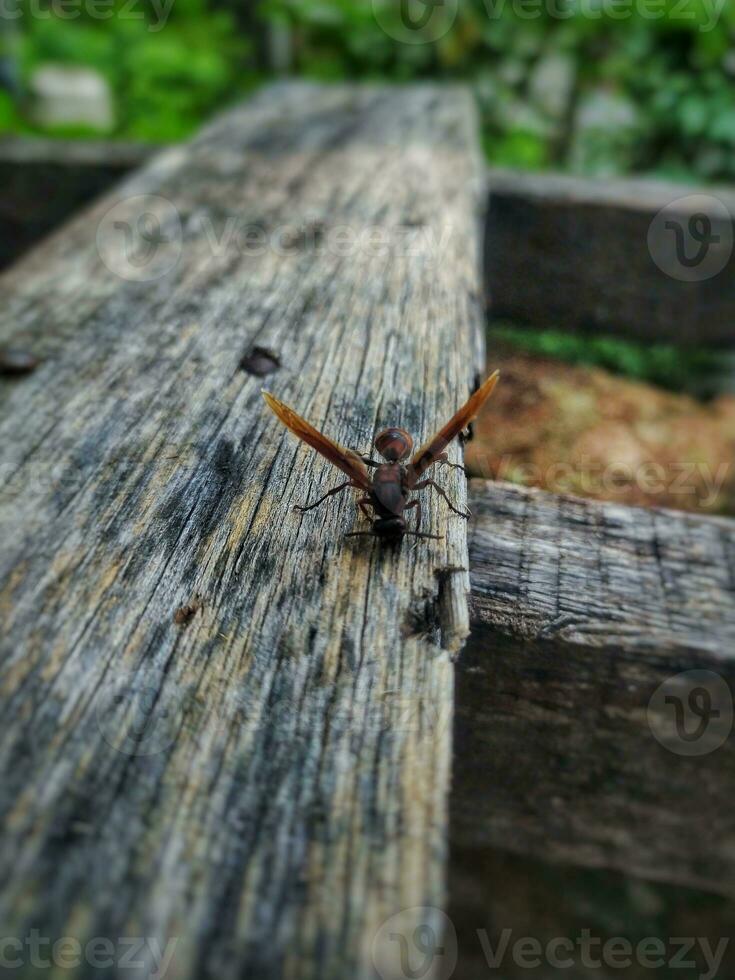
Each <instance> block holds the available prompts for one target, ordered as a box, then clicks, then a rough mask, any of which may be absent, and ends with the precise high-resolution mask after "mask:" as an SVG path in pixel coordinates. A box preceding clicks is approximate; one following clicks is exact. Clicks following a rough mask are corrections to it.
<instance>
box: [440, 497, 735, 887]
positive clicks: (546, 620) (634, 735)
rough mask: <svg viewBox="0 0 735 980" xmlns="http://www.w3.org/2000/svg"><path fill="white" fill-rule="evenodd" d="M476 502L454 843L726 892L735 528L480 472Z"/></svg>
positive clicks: (466, 856) (481, 851) (734, 787)
mask: <svg viewBox="0 0 735 980" xmlns="http://www.w3.org/2000/svg"><path fill="white" fill-rule="evenodd" d="M470 505H471V507H472V510H473V513H474V515H475V519H474V522H473V527H472V533H471V542H470V558H471V575H472V606H473V632H472V638H471V641H470V643H469V644H468V647H467V649H466V650H465V652H464V653H463V656H462V658H461V660H460V661H459V664H458V672H457V678H456V720H455V746H454V760H455V761H454V768H453V793H452V805H451V826H452V833H451V839H452V848H453V854H454V855H455V856H456V857H457V858H458V859H459V858H460V857H461V863H462V865H463V867H464V868H465V870H467V869H468V868H469V869H471V868H475V869H477V870H476V874H477V876H478V879H479V878H480V877H481V876H482V874H483V872H482V871H481V868H482V866H483V860H485V859H484V858H483V855H488V854H495V855H497V853H498V852H510V853H512V854H516V855H518V856H519V857H523V859H524V860H526V859H530V860H531V862H533V861H534V860H536V861H541V862H547V863H551V864H557V865H562V866H568V867H572V868H604V869H613V870H615V871H618V872H622V873H625V874H627V875H633V876H635V877H638V878H644V879H648V880H650V881H658V882H662V883H665V884H668V885H672V886H683V887H688V888H694V889H699V890H701V891H702V892H706V893H709V894H712V895H723V896H729V897H731V898H732V897H733V896H735V851H734V850H733V840H734V837H733V833H734V828H733V820H732V813H731V809H732V807H731V801H732V797H733V793H734V792H735V739H734V738H733V735H732V691H733V689H735V521H731V520H724V519H723V520H720V519H716V518H702V517H696V516H691V515H686V514H683V513H677V512H674V511H665V510H642V509H637V508H627V507H623V506H619V505H615V504H601V503H595V502H592V501H584V500H581V499H578V498H572V497H563V496H554V495H552V494H548V493H544V492H541V491H534V490H527V489H521V488H518V487H513V486H511V485H508V484H506V485H502V484H488V483H483V482H482V481H472V483H471V493H470ZM693 670H694V671H697V672H698V673H697V674H695V675H691V674H689V673H688V672H689V671H693ZM682 675H683V676H682ZM662 684H663V685H665V686H664V687H663V688H662V687H661V685H662ZM701 689H704V690H706V691H709V692H710V694H711V696H712V701H711V704H710V706H709V707H710V708H711V709H712V710H713V711H720V712H721V715H720V717H719V718H718V717H717V716H715V715H714V714H713V713H711V712H710V711H709V710H707V712H706V713H705V708H706V707H707V705H706V703H705V702H704V701H702V700H701V697H703V696H704V695H701ZM695 690H700V694H699V695H697V696H696V697H695V699H694V701H693V702H690V701H689V695H690V693H691V692H693V691H695ZM667 695H668V696H669V697H670V698H675V699H678V700H679V701H680V703H681V704H682V705H683V706H684V712H685V713H684V731H685V732H686V735H688V736H691V737H692V739H691V741H687V739H686V737H684V738H682V737H681V736H680V734H679V731H680V730H679V729H677V727H676V717H675V711H676V709H675V707H674V706H673V702H670V703H667V702H666V701H665V698H666V696H667ZM697 711H700V712H701V713H700V714H699V715H698V714H697ZM703 717H704V720H705V721H706V722H707V724H706V727H705V728H704V729H703V730H702V731H701V733H700V738H699V739H698V738H694V736H695V735H696V734H697V732H698V731H699V724H700V720H701V719H702V718H703ZM695 753H697V754H695ZM497 860H498V858H497V856H496V857H494V858H493V859H492V860H487V861H486V862H485V863H486V864H489V865H492V864H493V863H494V862H497ZM548 873H549V874H552V875H553V874H557V875H558V873H556V872H548ZM541 875H542V876H543V872H541ZM521 878H524V879H526V880H527V879H528V872H527V871H525V872H524V873H523V874H522V875H521ZM463 880H464V882H465V885H464V886H463V888H462V890H464V891H467V888H466V882H467V878H466V876H465V877H464V878H463ZM519 880H520V879H519ZM570 880H573V876H570ZM515 884H516V885H518V887H521V888H522V886H521V885H520V884H519V882H518V881H516V883H515ZM508 887H511V885H510V884H509V885H508ZM512 887H515V885H514V886H512ZM534 887H536V886H534ZM541 890H542V891H543V888H542V889H541ZM592 894H593V893H590V895H589V896H588V898H589V899H590V901H591V902H592V903H593V904H594V902H595V899H594V898H593V897H592ZM600 894H603V893H602V892H601V893H600Z"/></svg>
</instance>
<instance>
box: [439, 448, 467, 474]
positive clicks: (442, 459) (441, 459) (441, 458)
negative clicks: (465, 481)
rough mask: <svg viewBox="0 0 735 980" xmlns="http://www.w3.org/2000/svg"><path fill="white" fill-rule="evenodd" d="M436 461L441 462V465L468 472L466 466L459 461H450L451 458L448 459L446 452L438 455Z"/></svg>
mask: <svg viewBox="0 0 735 980" xmlns="http://www.w3.org/2000/svg"><path fill="white" fill-rule="evenodd" d="M436 461H437V463H438V464H439V466H449V467H451V468H452V469H453V470H462V472H463V473H466V472H467V470H466V469H465V468H464V466H460V465H459V463H450V462H449V460H448V459H447V454H446V453H442V454H441V456H437V457H436Z"/></svg>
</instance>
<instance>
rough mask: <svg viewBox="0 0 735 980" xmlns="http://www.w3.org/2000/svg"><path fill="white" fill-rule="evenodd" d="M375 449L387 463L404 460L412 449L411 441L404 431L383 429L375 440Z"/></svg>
mask: <svg viewBox="0 0 735 980" xmlns="http://www.w3.org/2000/svg"><path fill="white" fill-rule="evenodd" d="M375 448H376V449H377V450H378V452H379V453H380V455H381V456H382V457H383V459H387V460H388V462H389V463H394V462H396V460H399V459H405V458H406V456H408V454H409V453H410V452H411V450H412V449H413V439H412V438H411V436H410V435H409V434H408V432H406V430H405V429H383V431H382V432H380V433H379V434H378V436H377V437H376V439H375Z"/></svg>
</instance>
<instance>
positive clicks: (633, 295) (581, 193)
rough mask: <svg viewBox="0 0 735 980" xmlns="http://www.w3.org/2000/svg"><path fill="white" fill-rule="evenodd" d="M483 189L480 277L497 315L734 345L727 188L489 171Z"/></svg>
mask: <svg viewBox="0 0 735 980" xmlns="http://www.w3.org/2000/svg"><path fill="white" fill-rule="evenodd" d="M488 184H489V206H488V221H487V226H486V228H487V238H486V243H485V276H486V283H487V290H488V293H489V296H490V303H491V309H492V311H493V314H494V315H495V316H498V317H511V318H513V319H517V320H519V321H522V322H526V323H529V324H531V325H534V326H544V327H548V326H555V327H560V328H565V329H579V330H597V331H604V332H608V333H611V334H619V335H621V336H628V337H632V338H633V339H635V340H650V341H659V342H663V343H671V344H699V345H719V346H723V347H732V346H733V343H734V342H735V336H734V335H733V329H732V324H733V320H734V319H735V275H734V273H735V249H733V216H734V215H735V195H733V194H732V192H731V191H729V190H726V189H723V188H713V189H702V188H692V187H686V186H682V185H678V184H665V183H660V182H656V181H650V180H640V179H639V180H615V181H609V180H604V181H602V180H591V179H582V178H576V177H565V176H561V175H537V174H517V173H508V172H504V171H496V170H493V171H491V172H490V174H489V176H488ZM673 202H678V203H673ZM669 206H670V210H667V212H666V214H665V215H663V216H662V217H661V218H660V219H659V220H658V221H657V224H656V226H655V231H654V232H651V225H652V222H653V221H654V219H655V218H656V215H657V214H658V213H659V212H660V211H661V209H663V208H664V207H669ZM703 218H704V220H705V221H709V222H710V224H709V226H706V225H704V224H702V220H703ZM667 221H668V222H674V223H675V224H676V225H678V226H679V228H680V229H681V231H680V232H677V231H676V228H675V227H673V226H672V227H669V228H668V229H667V228H666V227H665V225H666V222H667ZM649 233H650V234H651V236H652V237H651V238H650V239H649ZM677 237H680V238H681V243H682V246H681V247H682V248H683V256H684V260H683V261H682V259H681V257H680V253H678V252H677ZM700 249H701V250H702V251H700ZM699 256H701V261H700V262H698V261H697V259H698V257H699ZM690 263H693V264H690ZM682 276H683V277H684V278H683V279H682V278H681V277H682Z"/></svg>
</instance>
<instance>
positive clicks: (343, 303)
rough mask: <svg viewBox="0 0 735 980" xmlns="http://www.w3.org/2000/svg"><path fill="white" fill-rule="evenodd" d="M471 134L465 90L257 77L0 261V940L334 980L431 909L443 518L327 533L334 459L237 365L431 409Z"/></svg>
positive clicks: (441, 795) (199, 974)
mask: <svg viewBox="0 0 735 980" xmlns="http://www.w3.org/2000/svg"><path fill="white" fill-rule="evenodd" d="M474 130H475V121H474V115H473V109H472V105H471V100H470V98H469V96H468V95H467V93H466V92H465V91H464V90H461V89H453V88H440V87H430V86H426V87H422V86H419V87H412V88H406V89H391V88H350V87H335V88H319V87H313V86H309V85H297V84H293V85H283V86H277V87H275V88H272V89H269V90H266V91H265V92H264V93H262V94H261V95H259V96H258V97H257V98H256V99H255V100H254V101H253V102H252V103H250V104H248V105H245V106H243V107H239V108H235V109H234V110H232V111H231V112H229V113H228V114H227V115H225V116H224V117H222V118H220V119H219V120H217V121H216V122H214V123H213V124H212V125H211V126H210V127H208V128H207V130H206V131H205V132H204V133H203V134H202V135H201V136H200V137H199V138H197V139H196V140H195V141H194V142H193V143H192V144H190V145H188V146H185V147H183V148H177V149H173V150H170V151H167V152H165V153H163V154H162V155H160V156H158V157H156V158H155V159H154V160H153V161H152V162H151V163H150V164H149V165H148V166H147V167H146V168H145V169H144V170H142V171H141V172H139V173H136V175H134V176H133V177H132V178H131V179H129V180H128V181H126V183H125V184H124V185H122V187H121V188H119V189H118V190H117V191H116V192H115V194H114V195H112V196H110V197H108V198H106V199H105V200H104V201H102V202H101V203H100V204H99V205H98V206H96V207H95V208H93V209H91V210H89V211H87V212H86V213H85V214H83V215H81V216H80V217H79V219H78V220H76V221H75V222H74V223H72V224H70V225H68V226H66V227H65V228H64V229H62V231H60V232H59V233H58V234H57V235H55V236H54V237H53V238H52V239H50V240H49V241H48V242H47V243H45V244H44V245H43V246H42V247H40V248H39V249H37V250H36V251H35V252H34V253H32V254H31V255H30V256H29V257H28V258H27V259H26V260H24V261H23V262H22V263H20V264H19V265H17V266H15V267H14V268H13V270H11V271H10V272H9V273H8V274H7V275H6V276H5V278H4V279H2V280H0V291H1V295H2V303H1V304H0V309H1V310H2V320H1V323H0V337H1V338H2V341H3V342H5V343H12V344H13V346H15V347H22V348H30V349H32V350H33V351H34V352H35V353H36V354H38V355H39V356H40V357H41V359H42V364H41V365H40V367H39V368H38V369H37V370H36V371H35V372H34V373H33V374H32V375H29V376H27V377H26V378H24V379H23V380H20V381H17V382H13V383H12V384H11V383H10V382H3V383H2V386H1V387H0V403H1V406H2V407H1V416H2V422H1V423H0V444H1V445H2V447H3V471H2V481H1V482H2V498H0V499H1V501H2V539H3V549H2V559H1V564H0V610H1V611H2V617H3V626H4V634H5V639H4V643H3V659H2V675H1V680H0V692H1V693H2V705H3V716H4V720H5V725H4V732H3V735H2V741H1V743H0V766H1V771H2V783H1V784H0V785H1V786H2V790H1V793H0V804H1V809H2V817H3V823H4V827H5V833H4V835H3V840H2V850H1V852H0V868H1V872H0V880H2V883H3V884H2V904H1V906H0V911H1V913H2V914H1V915H0V919H2V924H3V928H4V930H5V931H4V933H3V935H10V936H20V937H23V936H24V935H25V934H26V933H27V932H28V930H29V929H31V928H34V927H35V928H38V929H40V930H41V931H42V933H43V934H44V935H47V936H51V937H56V936H72V937H78V938H79V939H81V940H82V941H84V940H85V939H86V938H87V937H93V936H102V937H117V936H123V935H134V936H140V937H155V938H157V939H158V940H159V941H160V942H161V943H163V942H164V941H165V940H166V938H167V937H176V938H177V946H176V952H175V958H174V962H173V964H172V966H171V968H170V970H169V972H168V974H167V976H169V977H174V978H177V980H178V978H188V977H193V978H194V977H195V978H197V980H198V978H208V977H213V978H217V980H226V978H228V977H243V976H257V977H258V978H259V980H267V978H269V977H299V978H302V977H318V978H319V980H327V978H331V977H334V978H339V980H344V978H345V977H350V978H359V977H362V976H369V975H370V973H371V969H372V967H371V950H370V946H371V941H372V937H373V936H374V934H375V931H376V929H377V928H378V927H379V926H380V924H381V923H382V922H383V920H384V919H385V918H386V917H387V916H390V915H391V914H393V913H394V912H396V911H398V910H399V909H402V908H404V907H408V906H421V905H429V906H438V905H440V904H441V901H442V896H443V877H444V870H443V860H444V857H445V837H446V793H447V783H448V769H449V745H450V735H451V724H450V714H451V706H452V696H453V682H452V667H451V662H450V655H451V654H453V653H454V652H455V651H456V650H457V649H458V648H459V646H460V644H461V642H462V640H463V638H464V636H465V635H466V633H467V629H468V614H467V591H468V574H467V567H468V566H467V546H466V536H467V532H466V525H465V523H464V522H463V521H462V520H461V519H460V518H458V517H455V516H454V515H452V514H450V513H448V512H447V511H446V509H445V508H444V506H443V505H442V502H441V501H440V500H438V498H437V499H432V498H431V497H430V496H429V497H427V498H426V502H425V504H424V529H425V530H431V531H434V532H438V533H441V534H446V538H445V539H444V540H441V541H436V542H420V544H419V546H418V547H416V548H414V547H413V546H412V545H410V544H409V543H408V542H406V543H405V544H404V546H403V547H402V549H400V550H399V551H390V550H381V548H380V547H379V545H378V544H377V543H376V542H374V541H371V540H369V539H359V538H358V539H355V540H352V541H345V540H344V539H343V537H342V535H343V533H344V532H345V531H349V530H351V529H353V528H355V527H360V526H363V527H364V526H365V525H364V522H362V518H360V519H358V517H357V514H356V508H355V504H354V499H348V495H347V494H345V495H343V496H341V497H337V498H335V499H334V500H333V502H332V505H331V506H328V507H324V508H323V509H320V510H317V511H314V512H311V513H309V514H305V515H297V514H294V513H293V512H292V510H291V508H292V505H293V504H295V503H297V502H304V501H306V500H310V499H313V498H315V497H316V496H317V495H318V494H320V493H322V492H324V490H326V489H328V488H329V487H331V486H334V485H336V484H337V483H338V482H340V480H339V477H340V474H339V473H338V472H337V471H335V470H333V469H331V468H330V467H329V466H328V465H327V464H326V463H325V462H324V461H322V460H320V459H319V458H318V457H317V456H316V455H315V454H314V453H312V452H310V451H308V450H307V449H306V448H305V447H299V446H298V445H297V444H296V443H295V442H294V440H293V439H292V437H291V436H290V434H289V433H287V432H286V431H285V430H284V429H283V428H282V427H281V426H279V424H278V422H277V421H276V420H275V419H274V418H273V416H272V415H271V414H270V413H269V412H268V411H267V409H266V408H265V406H264V405H263V401H262V399H261V396H260V388H261V387H262V386H263V385H264V382H263V380H262V379H260V378H256V377H253V376H251V375H249V374H247V373H246V372H244V371H243V370H242V369H241V368H240V367H239V366H238V365H239V361H240V359H241V357H242V355H243V354H244V353H245V352H246V351H247V350H248V348H249V347H250V346H251V345H252V344H253V343H257V344H259V345H262V346H264V347H266V348H269V349H270V350H272V351H274V352H275V353H277V355H278V358H279V359H280V363H281V365H282V367H281V368H280V369H279V370H278V371H277V372H276V373H275V374H272V375H270V377H268V378H267V379H266V381H267V384H266V386H267V387H268V388H269V389H270V390H272V391H273V392H274V393H276V394H277V395H278V396H279V397H282V398H283V399H284V400H285V401H286V402H288V403H289V404H292V405H293V406H294V408H295V409H296V410H297V411H299V412H300V413H302V414H303V415H304V416H305V417H306V418H308V419H309V420H310V421H312V422H313V423H314V424H315V425H317V426H320V427H323V428H324V429H325V431H326V432H327V433H328V434H329V435H330V436H332V437H333V438H336V439H337V440H339V441H340V442H342V443H344V444H347V445H350V446H353V447H356V448H359V449H361V450H365V449H367V448H368V447H369V445H370V442H371V439H372V437H373V435H374V433H375V431H376V430H377V429H379V428H380V427H381V426H382V425H384V424H386V423H396V424H400V425H403V426H405V427H406V428H408V429H409V430H411V431H412V432H413V433H414V434H415V436H416V437H417V438H423V437H426V436H427V435H428V434H429V433H430V431H431V430H432V429H433V428H434V427H436V426H437V425H438V424H439V423H441V422H443V421H444V420H445V419H446V418H447V417H448V416H449V415H450V414H451V413H452V412H453V411H454V409H455V408H456V407H457V406H458V405H459V404H460V403H461V402H462V401H463V400H464V399H465V398H466V397H467V395H468V393H469V391H470V390H471V386H472V383H473V377H474V375H475V372H476V370H477V366H478V364H479V363H481V357H480V355H481V354H482V330H481V309H480V307H481V302H480V289H479V259H478V254H477V248H476V243H477V240H478V234H477V231H478V205H479V204H480V199H481V193H480V191H481V187H482V180H481V168H480V164H479V159H478V155H477V143H476V134H475V131H474ZM141 195H153V196H154V198H153V199H152V198H150V197H148V198H147V199H146V200H145V201H144V202H143V205H141V203H140V200H139V198H140V196H141ZM116 205H119V207H118V209H117V210H116V211H115V212H114V213H113V215H112V218H111V217H110V216H109V214H108V212H109V211H110V208H112V207H113V206H116ZM171 206H173V211H172V209H171ZM151 215H152V216H153V217H151ZM106 216H107V217H106ZM156 218H157V219H158V228H156V227H155V220H156ZM112 219H114V221H115V222H117V225H113V227H112V228H111V227H110V226H111V223H112ZM126 226H127V228H126ZM141 230H142V233H144V235H145V240H143V241H140V240H139V239H140V236H138V239H136V242H137V244H136V249H137V250H136V251H135V252H133V253H130V252H129V251H128V252H126V251H125V248H126V241H125V237H126V234H127V233H128V232H129V233H131V234H137V232H138V231H141ZM371 231H372V232H374V233H375V234H374V236H373V237H372V238H371V239H370V240H369V241H368V242H367V244H366V243H365V241H364V240H363V242H362V244H360V245H359V246H357V247H354V246H352V247H351V246H350V245H349V244H345V242H347V243H349V240H350V236H352V237H353V238H354V236H356V235H361V234H365V233H366V232H371ZM100 235H102V238H101V239H100ZM105 236H106V237H105ZM263 239H265V241H266V246H265V247H262V248H261V244H262V242H263ZM386 239H387V243H388V245H387V249H385V248H381V247H380V243H381V241H382V242H385V240H386ZM98 240H101V242H102V244H101V246H100V249H101V251H102V253H103V254H104V255H105V256H106V259H107V265H110V264H111V265H112V266H113V268H117V269H118V270H119V271H123V272H124V273H125V274H126V275H142V276H149V275H151V274H152V271H158V272H160V271H161V270H162V269H163V270H164V272H165V269H166V267H167V266H168V265H171V268H170V270H169V271H167V272H165V274H163V273H162V274H161V275H160V277H159V278H155V279H152V280H150V281H141V282H137V281H129V280H126V279H124V278H121V277H120V275H116V274H115V273H114V272H111V271H110V269H109V268H108V267H107V265H106V264H105V263H103V261H101V259H100V251H98V247H97V241H98ZM148 248H150V251H151V255H152V256H153V257H152V258H151V262H152V263H153V264H152V265H150V266H148V265H147V264H146V261H145V259H146V256H147V255H148V253H147V249H148ZM179 252H180V254H178V253H179ZM133 259H134V260H135V261H132V260H133ZM136 270H137V271H136ZM451 453H452V459H454V460H455V461H456V459H457V457H458V453H459V450H458V448H457V447H456V446H454V447H452V451H451ZM438 479H439V480H440V481H441V483H442V485H443V486H445V487H446V488H447V490H448V492H449V493H450V495H451V496H452V498H453V499H454V500H455V501H456V502H457V504H458V505H459V506H461V505H462V503H463V502H464V497H465V488H464V483H463V480H461V479H460V478H459V476H458V475H457V472H456V471H454V470H451V471H450V470H444V471H442V473H441V474H440V476H439V477H438ZM86 972H89V973H90V975H91V973H92V971H91V970H89V969H87V971H86ZM77 975H80V976H82V975H86V973H85V968H84V967H82V968H81V969H80V970H79V971H77Z"/></svg>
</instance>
